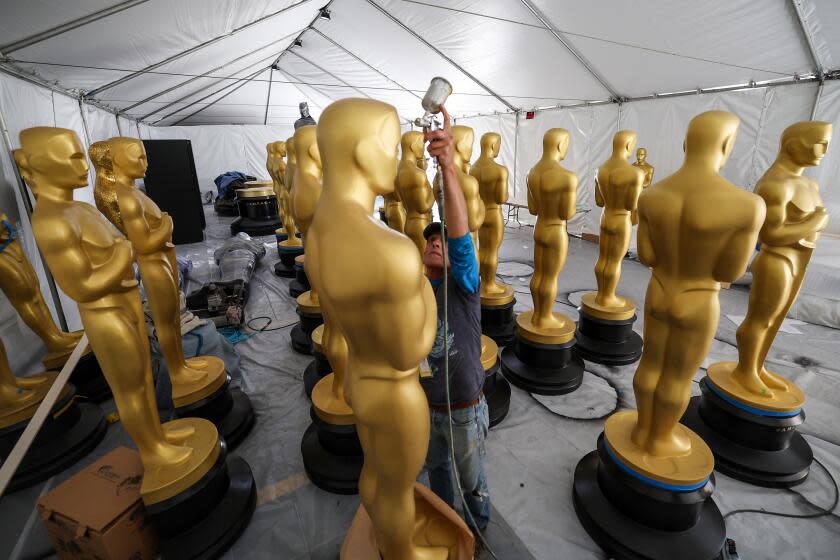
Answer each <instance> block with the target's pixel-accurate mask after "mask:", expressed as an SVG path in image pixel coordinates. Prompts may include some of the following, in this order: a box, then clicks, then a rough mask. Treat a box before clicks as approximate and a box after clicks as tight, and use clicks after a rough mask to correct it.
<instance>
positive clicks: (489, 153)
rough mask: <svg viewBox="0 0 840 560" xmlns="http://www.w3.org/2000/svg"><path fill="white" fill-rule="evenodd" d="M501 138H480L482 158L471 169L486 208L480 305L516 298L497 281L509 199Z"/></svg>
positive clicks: (490, 135) (481, 241) (493, 135)
mask: <svg viewBox="0 0 840 560" xmlns="http://www.w3.org/2000/svg"><path fill="white" fill-rule="evenodd" d="M501 144H502V137H501V136H500V135H499V134H497V133H495V132H488V133H486V134H484V135H483V136H482V137H481V156H480V157H479V158H478V159H477V160H476V161H475V163H474V164H473V165H472V167H471V168H470V175H472V176H473V177H475V179H476V181H477V182H478V194H479V197H480V198H481V201H482V205H483V206H484V218H483V219H482V222H481V226H480V227H479V230H478V241H479V249H478V263H479V273H480V276H481V303H482V304H484V305H501V304H504V303H508V302H510V301H511V300H512V299H513V288H512V287H510V286H507V285H505V284H502V283H500V282H497V281H496V269H497V268H498V266H499V248H500V247H501V246H502V238H503V237H504V234H505V223H504V218H503V217H502V204H504V203H505V202H507V199H508V170H507V167H505V166H504V165H501V164H499V163H496V161H495V159H496V158H497V157H498V156H499V148H501Z"/></svg>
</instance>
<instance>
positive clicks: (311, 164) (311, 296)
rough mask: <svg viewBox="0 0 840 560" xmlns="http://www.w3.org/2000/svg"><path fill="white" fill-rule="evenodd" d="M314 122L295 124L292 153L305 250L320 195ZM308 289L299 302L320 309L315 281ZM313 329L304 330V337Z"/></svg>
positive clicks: (298, 218) (297, 211)
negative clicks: (293, 152)
mask: <svg viewBox="0 0 840 560" xmlns="http://www.w3.org/2000/svg"><path fill="white" fill-rule="evenodd" d="M316 128H317V127H316V126H315V125H307V126H302V127H300V128H298V129H297V130H296V131H295V153H296V156H297V163H296V166H295V183H294V185H295V188H294V195H293V196H294V208H295V221H296V222H297V224H298V227H299V228H300V235H301V238H302V239H303V248H304V250H306V233H307V232H308V231H309V224H311V223H312V218H313V216H314V215H315V208H316V206H317V205H318V199H320V198H321V180H322V171H321V153H320V152H319V151H318V142H317V137H316ZM304 256H305V255H301V256H299V257H297V259H296V260H297V261H298V262H300V261H301V260H303V261H304V268H305V262H306V261H305V259H304ZM310 286H311V289H310V290H309V291H308V292H304V293H303V294H301V295H300V296H298V298H297V302H298V306H300V307H301V308H302V309H305V310H306V311H308V312H311V313H318V312H320V303H319V302H318V291H317V290H316V289H315V286H314V285H311V284H310ZM311 334H312V333H311V332H309V333H307V334H306V337H307V338H309V336H310V335H311Z"/></svg>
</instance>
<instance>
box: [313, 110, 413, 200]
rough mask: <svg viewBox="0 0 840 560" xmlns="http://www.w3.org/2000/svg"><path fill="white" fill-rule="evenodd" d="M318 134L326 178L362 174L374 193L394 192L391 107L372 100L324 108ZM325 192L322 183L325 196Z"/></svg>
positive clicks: (395, 125) (396, 125) (395, 120)
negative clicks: (340, 174)
mask: <svg viewBox="0 0 840 560" xmlns="http://www.w3.org/2000/svg"><path fill="white" fill-rule="evenodd" d="M317 135H318V148H319V149H320V153H321V156H322V158H323V161H324V164H325V165H324V174H325V177H326V176H327V175H328V174H329V173H332V174H333V176H334V177H335V176H337V174H339V173H345V172H346V173H348V174H361V175H362V176H364V178H365V179H366V184H367V185H368V187H369V188H370V190H371V191H372V192H373V193H374V194H381V195H384V194H388V193H390V192H392V191H393V190H394V179H395V178H396V175H397V153H398V149H397V147H398V145H399V142H400V121H399V117H398V116H397V111H396V109H394V107H392V106H391V105H388V104H387V103H383V102H381V101H376V100H373V99H353V98H348V99H341V100H339V101H336V102H334V103H332V104H330V105H329V106H328V107H327V108H326V109H324V112H323V113H322V114H321V122H320V124H319V125H318V130H317ZM328 189H329V186H328V184H327V183H326V181H325V184H324V193H325V194H326V193H327V192H328Z"/></svg>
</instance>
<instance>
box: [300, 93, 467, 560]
mask: <svg viewBox="0 0 840 560" xmlns="http://www.w3.org/2000/svg"><path fill="white" fill-rule="evenodd" d="M399 141H400V131H399V120H398V117H397V112H396V110H395V109H394V108H393V107H391V106H390V105H387V104H385V103H381V102H378V101H373V100H368V99H343V100H341V101H336V102H335V103H333V104H331V105H330V106H328V107H327V108H326V109H325V110H324V112H323V113H322V115H321V119H320V122H319V124H318V147H319V148H320V150H321V155H322V157H323V158H324V162H325V165H324V191H323V195H322V197H321V200H320V202H319V204H318V211H317V212H316V214H315V217H314V219H313V221H312V225H311V227H310V229H309V231H308V232H307V235H308V239H307V251H308V253H309V256H310V257H311V259H307V261H306V267H307V269H308V270H309V271H310V280H311V281H312V283H313V286H315V287H316V288H317V289H318V292H319V294H320V297H321V304H322V305H323V307H324V312H325V313H326V315H327V316H328V317H329V318H330V321H331V326H334V327H336V329H337V331H338V332H339V333H340V334H341V336H342V337H343V338H344V340H345V341H346V343H347V351H348V354H347V377H346V379H345V398H346V399H347V402H348V403H349V404H350V406H351V407H352V408H353V412H354V414H355V416H356V426H357V430H358V433H359V438H360V440H361V443H362V447H363V449H364V467H363V469H362V474H361V478H360V480H359V491H360V494H361V497H362V507H361V508H359V511H358V512H357V514H356V517H355V518H354V520H353V525H352V526H351V528H350V530H349V531H348V534H347V537H346V539H345V541H344V545H343V547H342V552H341V557H342V558H344V559H353V560H365V559H368V558H370V559H371V560H372V559H377V560H378V559H379V558H380V554H381V558H383V559H385V560H393V559H398V558H400V559H420V558H435V559H437V558H439V559H446V558H452V559H461V558H463V559H467V558H472V553H473V540H472V535H471V534H470V533H469V530H468V529H467V527H466V524H464V523H463V522H462V521H461V520H460V519H458V518H457V515H456V514H455V512H454V511H452V510H451V509H450V508H449V507H448V506H446V505H445V504H444V503H443V502H442V501H440V500H439V499H437V498H436V496H434V495H433V494H432V493H431V491H429V490H428V489H425V488H423V487H420V486H419V485H417V484H416V482H415V480H416V477H417V474H418V473H419V472H420V469H421V467H422V466H423V462H424V459H425V457H426V450H427V447H428V438H429V408H428V403H427V401H426V397H425V394H424V393H423V389H422V388H421V387H420V382H419V375H418V372H419V364H420V362H421V361H422V360H423V358H424V357H425V356H426V355H427V354H428V352H429V351H430V350H431V347H432V342H433V341H434V337H435V334H436V327H437V311H436V308H435V302H434V295H433V294H432V290H431V286H430V285H429V283H428V281H427V280H426V279H425V278H424V276H423V268H422V264H421V261H420V255H419V254H418V252H417V248H416V247H415V246H414V244H413V243H411V241H410V240H409V239H407V238H406V237H405V236H403V235H400V234H398V233H397V232H395V231H393V230H391V229H389V228H386V227H384V225H380V224H378V223H377V221H375V220H373V218H372V217H371V215H372V213H373V207H374V201H375V199H376V197H377V196H378V195H385V194H388V193H390V192H392V191H393V190H394V180H395V179H396V169H397V161H396V155H397V149H396V148H397V144H398V142H399ZM360 246H361V247H365V250H364V251H362V252H359V251H357V250H354V248H358V247H360ZM351 255H352V256H351Z"/></svg>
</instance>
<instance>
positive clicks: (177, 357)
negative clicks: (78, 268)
mask: <svg viewBox="0 0 840 560" xmlns="http://www.w3.org/2000/svg"><path fill="white" fill-rule="evenodd" d="M103 144H104V146H103ZM91 150H93V151H94V152H95V153H96V157H94V156H91V160H92V161H93V162H94V165H96V162H97V160H99V161H102V160H105V161H108V160H110V166H109V167H110V168H111V170H112V171H113V177H114V181H113V183H111V182H110V180H109V181H107V183H102V184H100V183H99V181H97V186H96V188H97V189H100V188H103V189H104V188H108V186H109V185H110V186H111V188H112V189H113V190H114V192H115V193H116V201H117V205H118V210H119V216H120V221H121V222H122V226H123V228H124V229H123V233H124V234H125V235H126V237H128V239H129V241H130V242H131V245H132V247H133V248H134V252H135V255H136V258H137V264H138V265H139V267H140V275H141V276H142V278H143V286H144V288H145V290H146V296H147V298H148V302H149V308H150V309H151V312H152V319H153V320H154V325H155V333H156V335H157V338H158V341H159V342H160V348H161V351H162V353H163V357H164V360H165V361H166V366H167V369H168V370H169V378H170V379H171V381H172V400H173V402H174V404H175V408H181V407H183V406H186V405H190V404H192V403H195V402H197V401H199V400H201V399H204V398H206V397H208V396H210V395H211V394H213V393H214V392H216V391H217V390H219V389H220V388H221V387H222V386H223V385H224V384H225V382H226V381H227V372H226V371H225V364H224V362H223V361H222V360H221V359H220V358H217V357H216V356H198V357H195V358H189V359H185V358H184V350H183V346H182V344H183V342H182V338H181V306H180V294H179V287H178V286H179V283H178V263H177V261H176V258H175V245H173V244H172V218H171V217H170V216H169V214H167V213H166V212H161V210H160V208H158V206H157V204H155V203H154V201H153V200H152V199H151V198H149V197H148V196H146V195H145V193H143V192H142V191H141V190H140V189H138V188H137V187H136V186H135V185H134V181H135V180H136V179H139V178H142V177H144V176H145V175H146V168H147V166H148V164H147V161H146V150H145V149H144V147H143V142H142V141H140V140H137V139H136V138H128V137H117V138H111V139H110V140H107V141H105V142H96V143H94V144H92V145H91ZM100 152H104V155H103V154H102V153H100ZM100 175H102V174H101V173H100V170H99V169H98V168H97V180H98V179H99V177H100ZM106 217H108V218H111V216H109V215H108V214H106ZM112 223H113V224H114V225H115V226H117V227H119V226H120V223H119V222H112Z"/></svg>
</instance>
